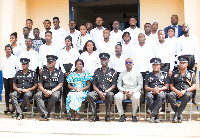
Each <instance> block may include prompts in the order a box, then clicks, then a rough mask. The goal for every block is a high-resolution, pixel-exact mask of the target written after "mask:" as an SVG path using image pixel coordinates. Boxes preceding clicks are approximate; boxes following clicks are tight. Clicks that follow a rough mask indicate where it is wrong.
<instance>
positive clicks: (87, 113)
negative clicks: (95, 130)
mask: <svg viewBox="0 0 200 138" xmlns="http://www.w3.org/2000/svg"><path fill="white" fill-rule="evenodd" d="M88 112H89V102H88V108H87V119H88Z"/></svg>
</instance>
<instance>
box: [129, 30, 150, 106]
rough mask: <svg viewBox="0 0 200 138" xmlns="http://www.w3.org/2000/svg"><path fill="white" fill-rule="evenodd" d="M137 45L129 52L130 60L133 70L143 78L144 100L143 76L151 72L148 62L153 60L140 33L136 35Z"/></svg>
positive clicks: (147, 45) (148, 47)
mask: <svg viewBox="0 0 200 138" xmlns="http://www.w3.org/2000/svg"><path fill="white" fill-rule="evenodd" d="M138 42H139V44H138V45H135V46H134V47H133V49H132V52H131V58H132V59H133V63H134V69H135V70H137V71H139V72H140V73H141V74H142V77H143V90H144V98H143V102H144V99H145V89H144V83H145V76H146V74H147V73H148V72H149V71H152V67H151V64H150V60H151V59H152V58H153V50H152V46H151V45H149V44H146V38H145V35H144V34H142V33H140V34H139V35H138Z"/></svg>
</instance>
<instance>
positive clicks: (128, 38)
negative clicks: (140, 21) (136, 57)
mask: <svg viewBox="0 0 200 138" xmlns="http://www.w3.org/2000/svg"><path fill="white" fill-rule="evenodd" d="M123 39H124V41H125V42H129V41H130V40H131V36H130V35H129V34H125V35H124V37H123Z"/></svg>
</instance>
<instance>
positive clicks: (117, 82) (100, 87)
mask: <svg viewBox="0 0 200 138" xmlns="http://www.w3.org/2000/svg"><path fill="white" fill-rule="evenodd" d="M169 18H171V25H169V26H166V28H163V29H162V30H159V29H158V26H159V22H157V21H153V22H147V23H145V24H144V25H143V26H144V30H142V29H140V28H139V27H138V26H137V17H134V16H132V17H130V18H129V27H128V28H126V29H124V30H121V29H120V21H119V20H114V21H113V23H112V30H110V29H107V28H105V27H104V26H103V25H104V20H103V17H96V20H95V21H94V23H92V22H86V23H85V24H81V25H80V26H77V23H76V21H75V20H70V21H69V23H68V25H69V30H68V31H66V30H65V29H64V28H62V27H61V26H60V19H59V17H54V18H53V19H45V20H44V21H43V25H44V30H39V29H38V28H33V22H34V21H33V20H32V19H27V20H26V21H25V23H26V26H25V27H24V28H23V29H22V33H17V32H13V33H12V34H10V36H7V37H10V43H9V42H8V44H7V45H5V55H4V56H2V57H1V69H2V74H3V85H4V90H5V102H6V108H5V111H4V113H5V114H7V113H9V112H10V113H14V115H13V118H15V119H17V120H21V119H24V113H23V112H26V110H27V104H28V103H29V102H30V101H34V105H33V106H34V107H33V111H34V113H40V115H41V117H40V119H39V120H41V121H47V120H50V119H51V113H52V111H53V108H54V107H55V113H59V112H61V111H62V110H61V109H60V108H61V107H60V102H62V101H63V103H64V107H65V110H64V113H65V115H66V116H67V118H68V119H69V120H70V121H80V120H81V116H80V110H81V106H85V107H84V111H83V112H84V113H88V111H91V113H92V117H91V118H90V119H89V121H91V122H95V121H99V120H100V119H99V116H98V113H99V112H100V108H99V103H97V101H101V103H103V104H105V110H106V111H105V121H106V122H110V121H111V120H112V119H111V118H110V116H111V115H110V113H111V109H113V108H115V111H116V115H119V120H118V121H119V122H124V121H126V115H125V109H126V106H127V105H126V104H125V103H123V101H124V100H130V101H131V102H132V103H131V108H132V117H131V119H132V122H137V121H138V116H137V112H140V111H139V110H138V107H139V106H140V105H141V104H144V103H146V104H147V109H146V110H147V111H146V112H147V113H149V114H150V119H149V122H150V123H159V122H160V119H159V112H160V110H162V111H164V110H165V111H167V112H168V113H169V112H170V110H169V109H168V104H169V105H170V107H171V108H172V110H173V112H174V116H173V119H172V122H173V123H181V122H182V121H183V115H182V113H183V111H184V109H185V108H186V106H187V103H188V102H190V101H192V103H193V104H195V105H196V104H197V102H196V100H195V96H196V71H197V63H198V61H199V40H198V37H197V36H196V35H193V34H190V25H189V24H187V23H184V24H181V25H179V24H178V21H179V17H178V15H176V14H173V15H171V17H169ZM94 26H96V27H94ZM61 98H62V100H60V101H59V100H58V99H61ZM10 99H11V103H12V105H9V104H10V103H9V100H10ZM19 99H23V101H22V102H21V103H19V102H18V100H19ZM177 99H180V100H181V104H180V106H178V105H177V102H176V100H177ZM46 101H48V102H46ZM163 101H165V102H166V103H167V105H166V106H164V107H163ZM83 103H84V104H83ZM113 105H116V107H113ZM10 106H11V107H10Z"/></svg>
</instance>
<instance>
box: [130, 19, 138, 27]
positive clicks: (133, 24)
mask: <svg viewBox="0 0 200 138" xmlns="http://www.w3.org/2000/svg"><path fill="white" fill-rule="evenodd" d="M129 24H130V26H136V24H137V20H136V19H135V18H130V20H129Z"/></svg>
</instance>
